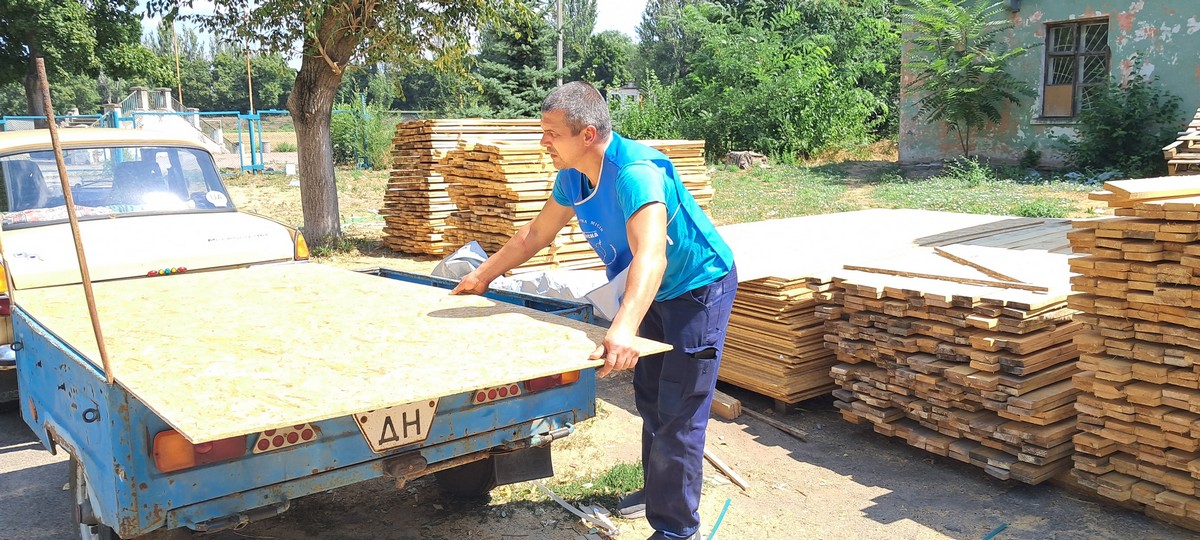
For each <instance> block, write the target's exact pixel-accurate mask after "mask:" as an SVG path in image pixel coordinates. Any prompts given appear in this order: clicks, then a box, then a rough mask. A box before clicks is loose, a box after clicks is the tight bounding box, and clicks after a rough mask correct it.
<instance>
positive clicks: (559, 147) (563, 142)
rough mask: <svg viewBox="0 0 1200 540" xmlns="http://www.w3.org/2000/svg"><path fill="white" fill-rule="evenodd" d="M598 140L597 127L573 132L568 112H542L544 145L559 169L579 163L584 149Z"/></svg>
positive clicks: (573, 166) (575, 165)
mask: <svg viewBox="0 0 1200 540" xmlns="http://www.w3.org/2000/svg"><path fill="white" fill-rule="evenodd" d="M595 140H596V128H594V127H592V126H588V127H585V128H583V129H581V130H579V134H572V133H571V126H570V125H568V124H567V113H565V112H563V111H549V112H544V113H542V141H541V144H542V146H544V147H546V150H549V151H550V159H552V160H553V161H554V166H555V167H556V168H558V169H560V170H561V169H571V168H575V167H577V166H578V165H579V163H580V162H579V160H580V157H581V156H583V155H584V151H585V150H586V149H587V147H588V146H591V144H592V143H594V142H595Z"/></svg>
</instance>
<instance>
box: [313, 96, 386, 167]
mask: <svg viewBox="0 0 1200 540" xmlns="http://www.w3.org/2000/svg"><path fill="white" fill-rule="evenodd" d="M329 127H330V137H331V138H332V140H333V156H334V163H337V164H339V165H357V166H360V167H368V168H371V169H375V170H383V169H387V168H389V167H391V166H392V161H391V147H392V137H393V136H394V135H395V134H396V119H395V118H394V117H392V116H391V115H390V114H388V111H387V109H385V108H383V107H380V106H378V105H371V104H368V105H367V106H366V107H365V108H364V107H363V105H362V102H361V100H360V99H359V98H358V97H357V96H356V97H355V98H354V99H352V100H350V101H348V102H343V103H341V105H340V106H339V107H338V108H337V113H336V114H334V115H333V118H332V119H331V123H330V126H329Z"/></svg>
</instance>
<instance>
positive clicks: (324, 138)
mask: <svg viewBox="0 0 1200 540" xmlns="http://www.w3.org/2000/svg"><path fill="white" fill-rule="evenodd" d="M347 18H348V14H347V12H346V11H344V10H342V9H338V8H330V9H328V10H326V12H325V15H324V17H322V20H321V22H320V23H319V28H318V29H317V32H316V37H315V38H310V42H309V43H306V44H305V45H306V47H305V49H306V50H305V55H304V59H303V60H302V61H301V63H300V71H299V72H297V73H296V84H295V86H293V87H292V93H291V95H290V96H288V112H290V113H291V114H292V123H293V124H294V125H295V126H296V151H297V155H298V157H299V161H300V163H299V167H298V172H299V174H300V204H301V207H302V209H303V211H304V237H305V239H306V240H308V242H309V244H310V245H315V246H319V245H329V244H330V243H332V242H333V241H335V240H336V239H337V238H338V237H340V236H341V234H342V228H341V220H340V219H339V212H338V199H337V180H336V178H335V177H334V169H333V140H332V138H331V136H330V135H331V133H330V116H331V115H332V111H333V101H334V99H335V97H336V93H337V88H338V85H339V84H341V82H342V73H343V72H342V68H344V67H345V66H346V64H347V63H349V61H350V57H351V55H352V54H353V53H354V50H355V48H356V47H357V46H358V44H359V41H360V39H359V38H357V37H354V36H349V35H347V34H346V33H345V32H343V31H342V29H343V28H347V27H348V26H349V25H348V24H346V21H347ZM311 39H316V40H319V42H320V43H321V44H322V46H323V49H324V51H325V56H322V55H321V52H320V49H319V48H318V47H317V46H316V45H315V44H314V43H313V42H312V41H311ZM330 62H332V63H334V64H336V66H337V67H336V68H335V67H334V66H331V65H330Z"/></svg>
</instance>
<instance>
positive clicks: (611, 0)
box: [139, 0, 646, 41]
mask: <svg viewBox="0 0 1200 540" xmlns="http://www.w3.org/2000/svg"><path fill="white" fill-rule="evenodd" d="M139 4H140V8H141V9H142V10H143V11H144V10H145V8H146V0H139ZM645 9H646V0H596V32H603V31H605V30H620V31H622V32H624V33H625V34H627V35H628V36H629V37H631V38H634V40H635V41H636V40H637V32H636V30H635V29H636V28H637V25H638V23H639V22H641V20H642V11H643V10H645ZM206 11H207V12H211V11H212V2H211V1H210V0H196V1H195V2H194V3H193V8H192V9H187V8H185V9H184V10H183V12H184V13H191V12H197V13H203V12H206ZM158 21H159V19H158V18H155V19H153V20H147V19H143V21H142V26H143V27H144V28H146V29H150V28H154V27H155V26H157V25H158Z"/></svg>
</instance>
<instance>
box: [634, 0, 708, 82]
mask: <svg viewBox="0 0 1200 540" xmlns="http://www.w3.org/2000/svg"><path fill="white" fill-rule="evenodd" d="M697 4H699V1H698V0H648V1H647V2H646V9H645V11H643V12H642V22H641V23H640V24H638V27H637V35H638V57H637V58H638V64H637V65H634V66H631V67H632V69H633V72H634V74H635V75H638V76H640V75H642V74H644V73H646V72H647V70H648V71H649V72H652V73H654V75H655V76H656V77H658V79H659V80H660V81H662V82H663V83H665V84H667V85H673V84H675V81H677V80H679V79H682V78H683V77H684V75H686V74H687V73H688V65H687V55H688V53H689V52H690V51H694V50H695V46H696V38H695V34H693V33H692V32H691V31H689V30H687V29H686V28H684V24H683V11H684V8H685V7H687V6H695V5H697ZM637 82H638V84H639V85H641V84H644V81H642V80H639V81H637Z"/></svg>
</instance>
